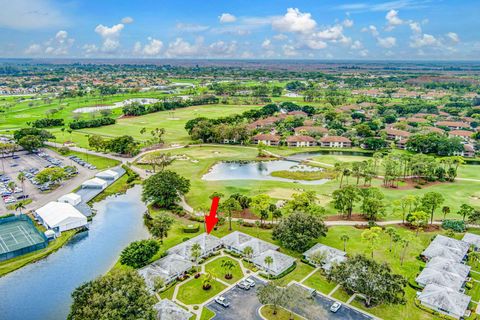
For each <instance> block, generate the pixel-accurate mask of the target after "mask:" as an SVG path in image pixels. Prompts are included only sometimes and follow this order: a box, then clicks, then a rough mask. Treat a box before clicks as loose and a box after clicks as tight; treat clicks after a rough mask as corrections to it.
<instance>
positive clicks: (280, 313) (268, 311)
mask: <svg viewBox="0 0 480 320" xmlns="http://www.w3.org/2000/svg"><path fill="white" fill-rule="evenodd" d="M260 314H261V315H262V316H263V317H264V318H265V319H267V320H302V319H304V318H303V317H300V316H298V315H296V314H293V317H291V316H290V315H291V314H290V312H289V311H287V310H286V309H284V308H282V307H277V313H276V314H273V307H272V306H269V305H267V306H263V307H262V308H260Z"/></svg>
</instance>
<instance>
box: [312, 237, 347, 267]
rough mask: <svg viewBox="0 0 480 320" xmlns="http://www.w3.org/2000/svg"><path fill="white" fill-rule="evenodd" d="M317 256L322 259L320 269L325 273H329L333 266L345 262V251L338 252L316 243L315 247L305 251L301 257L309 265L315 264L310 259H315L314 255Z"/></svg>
mask: <svg viewBox="0 0 480 320" xmlns="http://www.w3.org/2000/svg"><path fill="white" fill-rule="evenodd" d="M317 254H318V255H320V256H321V257H322V260H323V261H322V263H321V267H322V269H324V270H325V271H329V270H330V269H331V268H332V267H333V266H334V265H336V264H339V263H342V262H344V261H345V260H347V257H346V255H347V253H346V252H345V251H342V250H338V249H336V248H332V247H329V246H326V245H324V244H321V243H317V244H316V245H314V246H313V247H311V248H310V249H308V250H307V251H305V252H304V253H303V256H304V257H305V259H307V260H308V261H310V262H311V263H313V264H317V262H316V261H314V259H313V260H312V257H315V255H317Z"/></svg>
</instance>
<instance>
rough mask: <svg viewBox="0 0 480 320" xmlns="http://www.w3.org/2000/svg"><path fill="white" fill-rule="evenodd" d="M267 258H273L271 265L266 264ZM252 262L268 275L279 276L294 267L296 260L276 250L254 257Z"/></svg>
mask: <svg viewBox="0 0 480 320" xmlns="http://www.w3.org/2000/svg"><path fill="white" fill-rule="evenodd" d="M267 257H270V258H272V263H270V264H269V263H266V262H265V260H266V258H267ZM252 262H253V263H254V264H255V265H256V266H257V267H259V268H260V269H262V270H264V271H265V272H266V273H268V274H270V275H273V276H278V275H280V274H281V273H282V272H285V271H286V270H287V269H288V268H290V267H291V266H293V264H294V263H295V258H292V257H290V256H288V255H286V254H283V253H280V252H278V251H275V250H267V251H265V252H263V253H261V254H259V255H258V256H256V257H254V258H253V259H252Z"/></svg>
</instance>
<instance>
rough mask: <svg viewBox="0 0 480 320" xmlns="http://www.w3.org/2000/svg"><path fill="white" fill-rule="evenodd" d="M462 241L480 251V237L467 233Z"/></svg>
mask: <svg viewBox="0 0 480 320" xmlns="http://www.w3.org/2000/svg"><path fill="white" fill-rule="evenodd" d="M462 241H464V242H466V243H468V244H469V245H471V246H473V247H474V248H475V249H480V235H478V234H473V233H470V232H467V233H465V234H464V235H463V238H462Z"/></svg>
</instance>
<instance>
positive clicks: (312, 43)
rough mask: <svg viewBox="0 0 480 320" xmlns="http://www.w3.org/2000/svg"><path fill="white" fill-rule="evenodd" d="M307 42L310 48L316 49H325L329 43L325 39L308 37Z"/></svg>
mask: <svg viewBox="0 0 480 320" xmlns="http://www.w3.org/2000/svg"><path fill="white" fill-rule="evenodd" d="M305 44H306V45H307V47H309V48H310V49H315V50H319V49H325V48H326V47H327V46H328V44H327V43H326V42H325V41H322V40H318V39H307V40H305Z"/></svg>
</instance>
